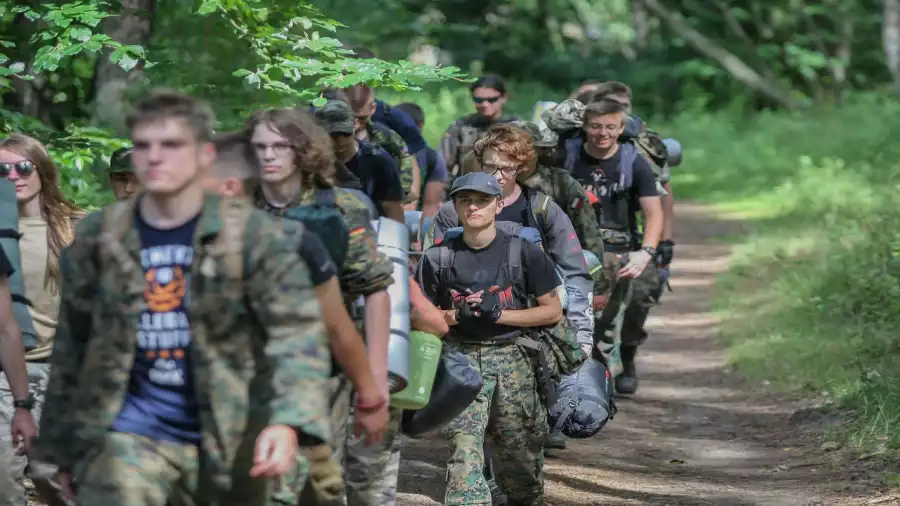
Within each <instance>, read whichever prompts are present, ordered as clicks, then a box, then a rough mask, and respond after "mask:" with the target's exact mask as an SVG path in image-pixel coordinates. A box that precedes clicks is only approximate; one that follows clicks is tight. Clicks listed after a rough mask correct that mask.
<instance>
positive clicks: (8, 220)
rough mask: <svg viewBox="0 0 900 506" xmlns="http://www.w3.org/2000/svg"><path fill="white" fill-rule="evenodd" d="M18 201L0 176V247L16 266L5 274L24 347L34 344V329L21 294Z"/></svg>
mask: <svg viewBox="0 0 900 506" xmlns="http://www.w3.org/2000/svg"><path fill="white" fill-rule="evenodd" d="M19 237H20V235H19V204H18V202H17V201H16V184H15V183H13V182H12V181H10V180H9V179H5V178H4V179H0V247H2V248H3V252H4V253H6V257H7V258H8V259H9V263H10V264H11V265H12V266H13V268H14V269H15V270H16V271H15V272H14V273H13V275H12V276H11V277H10V278H9V293H10V295H12V302H13V315H14V316H15V318H16V323H18V324H19V331H20V332H21V333H22V341H23V343H24V344H25V349H26V350H32V349H34V348H36V347H37V332H35V330H34V322H33V321H32V319H31V312H30V310H29V306H31V302H30V301H29V300H28V299H27V298H26V297H25V280H24V279H23V278H22V254H21V252H20V250H19Z"/></svg>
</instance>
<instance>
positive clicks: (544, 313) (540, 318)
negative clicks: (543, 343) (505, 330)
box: [497, 306, 562, 327]
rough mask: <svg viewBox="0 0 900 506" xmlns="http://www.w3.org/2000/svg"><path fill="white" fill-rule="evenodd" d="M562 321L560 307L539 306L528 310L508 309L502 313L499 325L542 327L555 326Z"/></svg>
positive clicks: (498, 321)
mask: <svg viewBox="0 0 900 506" xmlns="http://www.w3.org/2000/svg"><path fill="white" fill-rule="evenodd" d="M560 320H562V311H560V309H559V307H553V306H537V307H532V308H528V309H507V310H505V311H503V312H502V313H500V319H499V320H497V323H499V324H501V325H509V326H510V327H541V326H544V325H554V324H556V323H559V322H560Z"/></svg>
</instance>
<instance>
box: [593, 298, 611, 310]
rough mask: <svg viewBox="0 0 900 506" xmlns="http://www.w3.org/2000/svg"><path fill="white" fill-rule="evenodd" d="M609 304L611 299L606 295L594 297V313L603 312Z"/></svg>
mask: <svg viewBox="0 0 900 506" xmlns="http://www.w3.org/2000/svg"><path fill="white" fill-rule="evenodd" d="M608 302H609V297H607V296H606V295H594V311H603V308H605V307H606V304H607V303H608Z"/></svg>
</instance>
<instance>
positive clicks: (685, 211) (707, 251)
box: [397, 205, 900, 506]
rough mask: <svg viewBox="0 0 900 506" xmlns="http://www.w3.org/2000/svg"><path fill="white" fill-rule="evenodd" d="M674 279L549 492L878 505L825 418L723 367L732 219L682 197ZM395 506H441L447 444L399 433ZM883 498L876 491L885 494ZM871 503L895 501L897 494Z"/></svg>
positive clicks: (788, 505) (643, 499) (622, 499)
mask: <svg viewBox="0 0 900 506" xmlns="http://www.w3.org/2000/svg"><path fill="white" fill-rule="evenodd" d="M677 212H678V220H679V226H678V238H679V242H678V250H677V258H676V260H675V262H674V265H673V278H672V287H673V289H674V290H675V292H674V293H670V294H667V295H666V296H665V297H666V298H664V299H663V305H661V306H659V307H658V308H656V309H655V310H654V312H653V313H652V316H651V320H650V322H649V328H650V329H652V330H651V331H652V335H651V337H650V339H649V341H648V342H647V344H646V345H645V346H644V347H642V348H641V353H640V354H639V355H638V371H639V374H640V379H641V384H640V390H639V391H638V393H637V395H636V396H635V397H634V398H633V399H620V400H619V414H618V416H617V417H616V419H615V420H614V421H613V422H611V424H610V425H608V426H607V428H605V429H604V430H603V431H602V432H601V433H600V434H599V435H597V436H595V437H594V438H592V439H589V440H581V441H574V440H570V441H569V445H568V449H567V450H564V451H560V452H558V453H556V454H555V455H554V457H556V458H552V457H551V458H548V459H547V462H546V465H545V468H544V472H545V479H546V490H547V499H548V502H549V504H552V505H555V506H568V505H595V504H596V505H601V504H602V505H620V504H653V505H715V506H737V505H760V506H762V505H765V506H768V505H772V506H776V505H777V506H794V505H796V506H813V505H817V506H818V505H822V506H825V505H855V504H875V503H870V502H869V499H864V498H863V497H866V496H867V497H869V498H872V497H874V496H875V495H876V494H875V491H874V490H873V487H872V486H870V484H869V483H870V482H868V481H867V479H865V477H864V476H862V474H861V472H857V471H855V470H854V469H855V468H854V466H852V465H851V466H847V465H845V464H846V463H847V462H848V461H847V460H845V459H846V457H844V456H842V455H840V454H839V453H834V452H831V453H829V452H826V451H825V450H823V449H822V445H821V443H822V439H821V435H822V431H823V423H824V422H823V420H822V417H820V416H817V415H816V411H814V410H810V409H807V408H808V407H807V406H804V405H802V404H800V403H796V402H787V401H783V400H779V399H777V398H775V397H773V396H770V395H766V394H764V393H761V392H760V391H759V388H757V387H756V386H754V385H748V384H747V383H746V382H744V381H742V380H741V378H740V377H739V376H738V375H737V374H735V373H734V372H733V371H731V370H729V368H728V367H727V365H726V362H725V357H724V354H723V353H722V351H721V348H720V347H718V346H717V343H716V341H715V337H714V330H715V325H716V320H715V317H714V316H713V314H712V313H711V312H710V309H711V303H712V296H713V282H714V280H715V276H716V275H717V274H718V273H720V272H722V271H723V270H724V269H725V268H726V267H727V255H728V253H729V248H728V246H726V245H723V244H721V241H716V238H717V237H723V236H733V235H735V234H737V233H739V232H740V226H739V224H738V223H735V222H732V221H727V220H723V219H718V218H716V217H715V216H714V215H712V212H711V210H709V209H708V208H705V207H702V206H696V205H680V206H679V207H678V209H677ZM402 455H403V460H402V464H401V470H400V484H399V490H398V492H399V494H398V501H397V504H398V505H402V506H424V505H430V504H440V502H441V501H442V499H443V489H444V462H446V459H447V457H448V455H449V449H448V447H447V445H446V444H445V443H443V442H441V441H437V440H429V441H422V440H408V441H407V442H406V444H405V446H404V449H403V454H402ZM883 499H884V498H883ZM883 499H882V500H880V501H879V502H878V503H877V504H882V505H884V504H887V505H891V504H900V500H897V501H891V500H887V501H884V500H883Z"/></svg>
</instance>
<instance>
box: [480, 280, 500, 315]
mask: <svg viewBox="0 0 900 506" xmlns="http://www.w3.org/2000/svg"><path fill="white" fill-rule="evenodd" d="M492 290H497V292H494V291H492ZM499 291H500V287H498V286H492V287H491V288H489V289H488V290H486V291H485V292H484V295H482V296H481V304H480V305H479V306H478V311H479V313H481V314H480V315H479V319H480V320H481V321H483V322H490V323H496V322H497V320H499V319H500V313H502V312H503V309H502V308H501V307H500V294H499V293H498V292H499Z"/></svg>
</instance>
